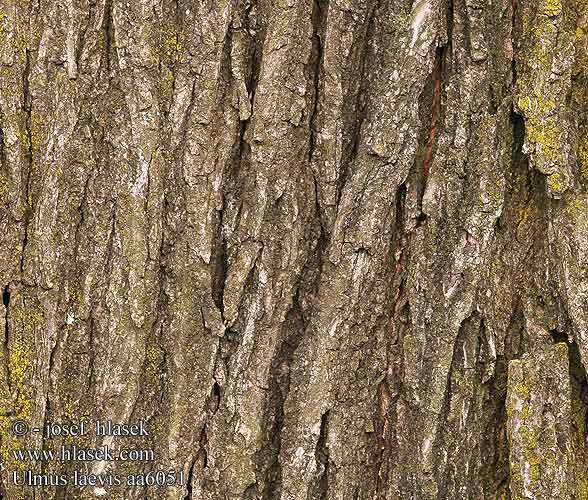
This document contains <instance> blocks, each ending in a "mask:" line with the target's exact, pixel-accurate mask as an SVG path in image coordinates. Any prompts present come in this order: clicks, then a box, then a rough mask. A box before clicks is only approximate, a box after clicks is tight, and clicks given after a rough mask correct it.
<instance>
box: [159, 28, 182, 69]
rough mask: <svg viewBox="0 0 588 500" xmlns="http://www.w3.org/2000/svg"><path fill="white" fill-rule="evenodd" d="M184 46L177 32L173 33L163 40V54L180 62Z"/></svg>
mask: <svg viewBox="0 0 588 500" xmlns="http://www.w3.org/2000/svg"><path fill="white" fill-rule="evenodd" d="M183 52H184V46H183V45H182V44H181V43H180V41H179V39H178V34H177V33H172V34H171V35H170V36H168V37H167V38H166V39H165V40H164V42H163V55H164V56H165V58H166V59H167V60H168V61H169V62H171V63H174V62H178V61H180V59H181V58H182V53H183Z"/></svg>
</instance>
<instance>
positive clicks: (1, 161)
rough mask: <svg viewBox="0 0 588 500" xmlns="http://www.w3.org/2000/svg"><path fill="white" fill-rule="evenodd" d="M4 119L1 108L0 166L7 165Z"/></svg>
mask: <svg viewBox="0 0 588 500" xmlns="http://www.w3.org/2000/svg"><path fill="white" fill-rule="evenodd" d="M3 120H4V115H3V114H2V110H1V109H0V167H4V166H5V165H6V151H5V149H4V129H3V128H2V122H3Z"/></svg>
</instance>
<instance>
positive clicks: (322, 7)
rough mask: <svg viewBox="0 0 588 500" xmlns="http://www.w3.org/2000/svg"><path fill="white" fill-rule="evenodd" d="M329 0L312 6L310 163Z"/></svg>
mask: <svg viewBox="0 0 588 500" xmlns="http://www.w3.org/2000/svg"><path fill="white" fill-rule="evenodd" d="M328 12H329V0H314V2H313V6H312V47H311V54H310V64H309V66H310V68H309V69H310V79H311V81H312V87H313V96H312V106H311V111H310V118H309V132H310V135H309V140H308V142H309V145H308V162H309V163H310V162H311V161H312V158H313V155H314V150H315V145H316V133H317V130H316V128H317V124H316V117H317V115H318V111H319V107H320V95H321V85H322V81H321V73H322V67H323V60H324V55H323V39H324V36H325V30H326V26H327V18H328Z"/></svg>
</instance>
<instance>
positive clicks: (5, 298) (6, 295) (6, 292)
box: [2, 285, 10, 348]
mask: <svg viewBox="0 0 588 500" xmlns="http://www.w3.org/2000/svg"><path fill="white" fill-rule="evenodd" d="M2 303H3V304H4V309H5V311H4V339H3V342H4V346H5V348H8V327H9V324H8V308H9V307H10V285H6V286H5V287H4V289H3V290H2Z"/></svg>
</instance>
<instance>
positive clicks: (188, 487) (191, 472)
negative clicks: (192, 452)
mask: <svg viewBox="0 0 588 500" xmlns="http://www.w3.org/2000/svg"><path fill="white" fill-rule="evenodd" d="M195 466H196V460H194V461H193V462H192V463H191V464H190V468H189V469H188V477H187V478H186V494H185V495H184V497H183V498H182V500H193V499H192V481H193V478H194V467H195Z"/></svg>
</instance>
